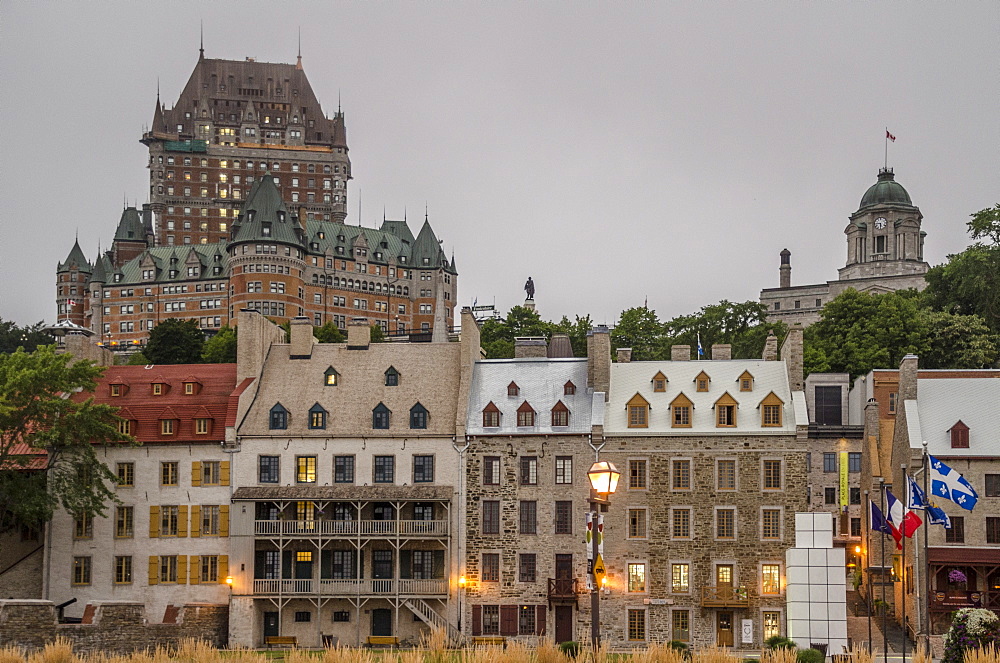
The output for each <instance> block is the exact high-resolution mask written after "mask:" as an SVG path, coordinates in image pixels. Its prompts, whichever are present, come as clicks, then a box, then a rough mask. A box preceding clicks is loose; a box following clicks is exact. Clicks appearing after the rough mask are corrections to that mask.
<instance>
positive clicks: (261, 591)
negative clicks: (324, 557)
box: [253, 578, 448, 596]
mask: <svg viewBox="0 0 1000 663" xmlns="http://www.w3.org/2000/svg"><path fill="white" fill-rule="evenodd" d="M397 592H398V593H399V594H401V595H407V596H444V595H447V594H448V581H447V580H445V579H434V580H394V579H389V580H383V579H379V578H362V579H354V578H349V579H343V580H341V579H336V580H328V579H323V580H312V579H309V580H254V581H253V593H254V594H255V595H271V594H282V595H289V594H313V595H315V594H317V593H318V594H321V595H323V596H357V595H359V594H360V595H373V594H396V593H397Z"/></svg>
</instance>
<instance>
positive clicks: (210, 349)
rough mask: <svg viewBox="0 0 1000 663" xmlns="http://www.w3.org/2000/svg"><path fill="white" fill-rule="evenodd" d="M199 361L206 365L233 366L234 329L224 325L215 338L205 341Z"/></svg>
mask: <svg viewBox="0 0 1000 663" xmlns="http://www.w3.org/2000/svg"><path fill="white" fill-rule="evenodd" d="M201 360H202V361H203V362H204V363H206V364H235V363H236V327H230V326H229V325H224V326H223V327H222V328H220V329H219V331H218V333H216V334H215V336H212V337H211V338H210V339H208V340H207V341H205V345H204V347H203V348H202V350H201Z"/></svg>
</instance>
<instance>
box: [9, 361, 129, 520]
mask: <svg viewBox="0 0 1000 663" xmlns="http://www.w3.org/2000/svg"><path fill="white" fill-rule="evenodd" d="M102 371H103V369H102V368H100V367H97V366H94V365H93V364H92V363H91V362H89V361H74V359H73V357H72V355H69V354H57V353H56V351H55V346H42V347H39V348H38V349H36V350H35V351H34V352H24V351H23V350H18V351H16V352H14V353H12V354H9V355H0V531H3V530H6V529H10V528H12V527H17V526H20V525H27V526H29V527H33V528H36V529H37V528H38V527H40V526H41V525H42V524H43V523H44V522H45V521H47V520H49V519H51V517H52V513H53V511H54V510H55V509H56V508H57V507H58V506H62V507H63V508H64V509H66V510H67V511H68V512H70V513H82V512H86V513H90V514H93V515H104V512H105V504H106V503H107V502H109V501H114V500H115V494H114V491H113V490H112V486H113V485H114V484H115V482H116V481H117V476H116V475H115V474H114V473H113V472H112V471H111V470H110V469H109V468H108V467H107V466H106V465H104V464H103V463H102V462H101V461H100V460H99V459H98V456H97V453H96V451H95V447H94V445H95V444H123V443H128V442H132V441H133V440H132V438H130V437H129V436H127V435H123V434H121V433H119V432H118V421H119V419H118V417H117V416H116V415H115V411H116V409H117V408H114V407H111V406H109V405H102V404H98V403H95V402H94V401H93V399H89V398H88V399H87V400H84V401H82V402H78V401H74V400H72V399H70V398H66V397H65V396H66V395H67V394H72V393H74V392H76V391H80V390H83V391H92V390H93V389H94V388H95V387H96V384H97V380H98V378H99V377H100V376H101V373H102ZM26 451H28V453H25V452H26ZM38 454H45V460H46V463H45V467H44V469H42V468H38V467H36V465H35V463H36V462H37V460H38ZM32 455H34V458H33V457H32Z"/></svg>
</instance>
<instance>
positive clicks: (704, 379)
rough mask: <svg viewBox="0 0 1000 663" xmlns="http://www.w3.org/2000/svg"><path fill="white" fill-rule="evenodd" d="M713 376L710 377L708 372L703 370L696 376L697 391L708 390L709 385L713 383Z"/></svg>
mask: <svg viewBox="0 0 1000 663" xmlns="http://www.w3.org/2000/svg"><path fill="white" fill-rule="evenodd" d="M711 382H712V378H710V377H708V373H706V372H705V371H702V372H701V373H699V374H698V375H697V377H695V379H694V383H695V390H696V391H708V385H709V384H711Z"/></svg>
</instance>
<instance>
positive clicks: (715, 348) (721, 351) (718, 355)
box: [712, 343, 733, 361]
mask: <svg viewBox="0 0 1000 663" xmlns="http://www.w3.org/2000/svg"><path fill="white" fill-rule="evenodd" d="M732 358H733V346H731V345H729V344H728V343H713V344H712V360H713V361H715V360H716V359H732Z"/></svg>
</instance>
